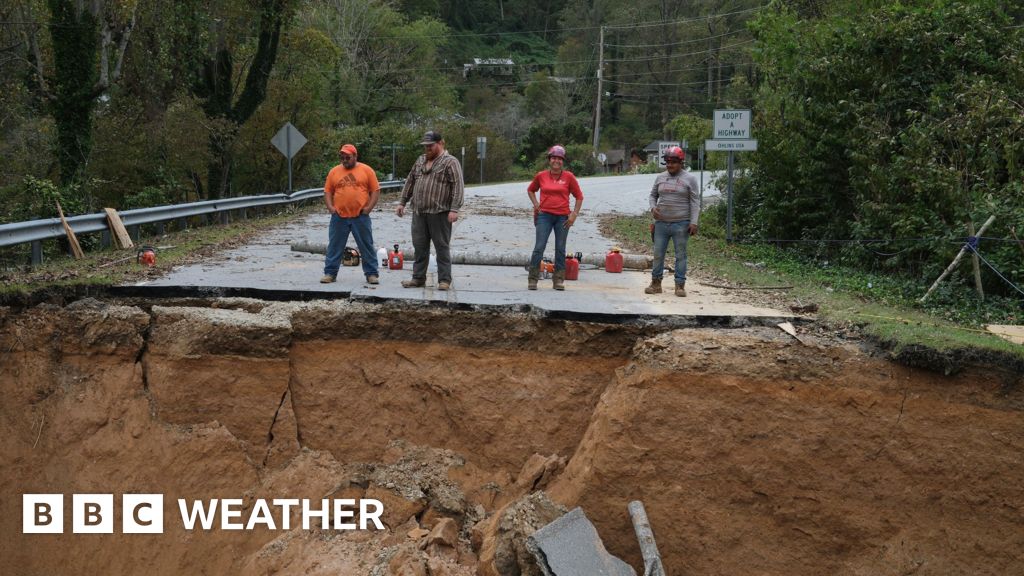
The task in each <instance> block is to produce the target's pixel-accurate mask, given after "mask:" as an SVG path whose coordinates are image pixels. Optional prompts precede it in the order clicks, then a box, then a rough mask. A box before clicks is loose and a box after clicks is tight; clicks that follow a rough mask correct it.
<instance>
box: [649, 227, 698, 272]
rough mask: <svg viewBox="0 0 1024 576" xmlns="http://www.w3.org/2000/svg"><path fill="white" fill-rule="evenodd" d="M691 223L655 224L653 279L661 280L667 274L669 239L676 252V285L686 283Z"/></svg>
mask: <svg viewBox="0 0 1024 576" xmlns="http://www.w3.org/2000/svg"><path fill="white" fill-rule="evenodd" d="M689 228H690V221H689V220H680V221H679V222H662V221H661V220H656V221H655V222H654V268H653V269H652V270H651V278H653V279H655V280H661V277H662V276H663V275H664V274H665V252H666V251H667V250H668V239H669V238H671V239H672V246H673V247H674V248H675V251H676V284H682V283H683V282H686V241H687V240H689V239H690V229H689Z"/></svg>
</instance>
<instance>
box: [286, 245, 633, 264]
mask: <svg viewBox="0 0 1024 576" xmlns="http://www.w3.org/2000/svg"><path fill="white" fill-rule="evenodd" d="M291 248H292V252H310V253H312V254H326V253H327V244H319V243H313V242H295V243H293V244H292V245H291ZM530 256H531V253H530V252H452V264H463V265H471V266H521V267H525V266H527V265H528V264H529V263H530ZM405 257H406V260H412V259H414V258H416V253H415V251H414V250H410V251H409V252H406V256H405ZM604 259H605V255H604V254H584V255H583V260H582V261H581V262H580V263H581V264H588V265H591V266H596V267H599V268H603V267H604ZM652 262H653V259H652V258H651V257H650V256H647V255H644V254H623V255H622V267H623V268H624V269H627V270H650V269H651V265H652Z"/></svg>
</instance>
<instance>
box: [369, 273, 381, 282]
mask: <svg viewBox="0 0 1024 576" xmlns="http://www.w3.org/2000/svg"><path fill="white" fill-rule="evenodd" d="M366 283H367V284H380V278H378V277H377V275H376V274H370V275H369V276H367V277H366Z"/></svg>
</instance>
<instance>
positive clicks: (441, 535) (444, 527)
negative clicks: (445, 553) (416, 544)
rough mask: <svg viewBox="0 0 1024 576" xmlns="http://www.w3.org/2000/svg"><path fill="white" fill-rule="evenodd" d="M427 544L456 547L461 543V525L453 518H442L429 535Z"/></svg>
mask: <svg viewBox="0 0 1024 576" xmlns="http://www.w3.org/2000/svg"><path fill="white" fill-rule="evenodd" d="M425 542H426V545H427V546H429V545H431V544H437V545H443V546H449V547H451V548H454V547H455V546H456V545H457V544H458V543H459V525H458V524H456V523H455V520H452V519H451V518H442V519H441V521H439V522H438V523H437V524H436V525H434V529H433V530H431V531H430V535H429V536H427V539H426V541H425Z"/></svg>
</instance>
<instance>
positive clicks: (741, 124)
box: [712, 110, 751, 140]
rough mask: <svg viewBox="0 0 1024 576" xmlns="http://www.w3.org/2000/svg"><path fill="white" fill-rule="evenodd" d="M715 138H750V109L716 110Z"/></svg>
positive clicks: (713, 133) (713, 134)
mask: <svg viewBox="0 0 1024 576" xmlns="http://www.w3.org/2000/svg"><path fill="white" fill-rule="evenodd" d="M714 126H715V128H714V131H713V132H712V138H714V139H715V140H749V139H750V136H751V134H750V110H715V116H714Z"/></svg>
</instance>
